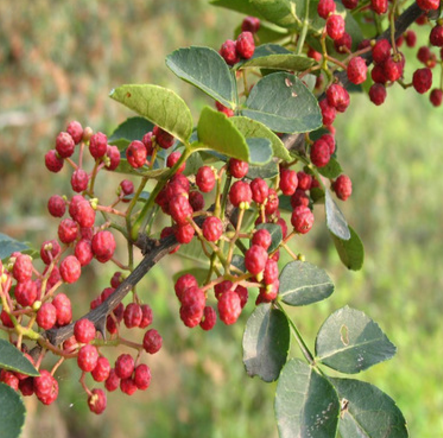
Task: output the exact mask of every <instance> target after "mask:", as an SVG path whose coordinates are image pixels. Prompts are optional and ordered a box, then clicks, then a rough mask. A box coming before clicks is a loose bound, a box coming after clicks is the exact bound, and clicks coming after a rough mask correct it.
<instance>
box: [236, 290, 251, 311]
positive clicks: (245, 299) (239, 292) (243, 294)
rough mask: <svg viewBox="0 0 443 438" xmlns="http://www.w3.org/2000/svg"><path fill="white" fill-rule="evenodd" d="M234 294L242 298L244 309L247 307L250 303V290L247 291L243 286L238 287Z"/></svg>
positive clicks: (241, 302)
mask: <svg viewBox="0 0 443 438" xmlns="http://www.w3.org/2000/svg"><path fill="white" fill-rule="evenodd" d="M234 292H235V293H236V294H237V295H238V296H239V297H240V306H241V308H242V309H243V307H245V306H246V303H247V302H248V289H246V288H245V287H244V286H242V285H238V286H237V287H236V288H235V290H234Z"/></svg>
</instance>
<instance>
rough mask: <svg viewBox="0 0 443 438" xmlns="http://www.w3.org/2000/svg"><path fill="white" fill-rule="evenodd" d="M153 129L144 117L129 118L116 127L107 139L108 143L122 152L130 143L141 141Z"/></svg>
mask: <svg viewBox="0 0 443 438" xmlns="http://www.w3.org/2000/svg"><path fill="white" fill-rule="evenodd" d="M153 128H154V125H153V124H152V123H151V122H150V121H149V120H146V119H145V118H144V117H130V118H129V119H126V120H125V121H124V122H123V123H121V124H120V125H118V126H117V128H116V129H115V131H114V132H113V133H112V134H111V136H110V137H109V138H108V143H109V144H112V145H115V146H117V147H118V148H119V150H123V149H125V148H126V147H127V146H128V144H129V143H130V142H131V141H133V140H140V141H141V139H142V138H143V136H144V135H145V134H146V133H147V132H149V131H152V129H153Z"/></svg>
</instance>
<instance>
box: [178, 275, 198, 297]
mask: <svg viewBox="0 0 443 438" xmlns="http://www.w3.org/2000/svg"><path fill="white" fill-rule="evenodd" d="M190 287H198V283H197V280H196V279H195V277H194V276H193V275H191V274H184V275H182V276H181V277H179V278H178V280H177V282H176V283H175V286H174V289H175V293H176V295H177V298H178V299H179V301H180V302H181V297H182V295H183V293H184V292H185V290H186V289H188V288H190Z"/></svg>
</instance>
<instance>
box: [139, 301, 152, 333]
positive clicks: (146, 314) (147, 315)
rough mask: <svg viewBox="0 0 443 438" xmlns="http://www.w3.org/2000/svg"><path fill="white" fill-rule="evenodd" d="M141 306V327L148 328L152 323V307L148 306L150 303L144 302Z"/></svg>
mask: <svg viewBox="0 0 443 438" xmlns="http://www.w3.org/2000/svg"><path fill="white" fill-rule="evenodd" d="M140 308H141V311H142V319H141V321H140V324H139V327H140V328H146V327H148V326H150V325H151V324H152V320H153V318H152V309H151V308H150V307H149V306H148V304H142V305H141V306H140Z"/></svg>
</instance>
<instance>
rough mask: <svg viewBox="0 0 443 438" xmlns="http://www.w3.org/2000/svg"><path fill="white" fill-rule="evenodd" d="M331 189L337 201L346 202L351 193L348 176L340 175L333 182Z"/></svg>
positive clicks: (350, 183)
mask: <svg viewBox="0 0 443 438" xmlns="http://www.w3.org/2000/svg"><path fill="white" fill-rule="evenodd" d="M332 188H333V189H334V192H335V193H336V195H337V197H338V198H339V199H341V200H342V201H346V199H348V198H349V196H351V193H352V182H351V180H350V178H349V177H348V176H346V175H340V176H339V177H338V178H337V179H336V180H335V182H334V184H333V185H332Z"/></svg>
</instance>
